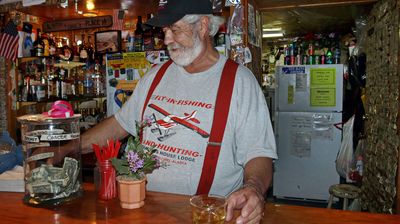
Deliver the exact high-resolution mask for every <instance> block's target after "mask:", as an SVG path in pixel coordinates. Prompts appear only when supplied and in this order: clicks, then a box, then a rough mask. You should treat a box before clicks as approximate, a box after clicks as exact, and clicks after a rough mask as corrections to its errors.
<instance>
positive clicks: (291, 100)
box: [287, 85, 294, 104]
mask: <svg viewBox="0 0 400 224" xmlns="http://www.w3.org/2000/svg"><path fill="white" fill-rule="evenodd" d="M287 98H288V99H287V103H288V104H293V103H294V86H292V85H290V86H288V94H287Z"/></svg>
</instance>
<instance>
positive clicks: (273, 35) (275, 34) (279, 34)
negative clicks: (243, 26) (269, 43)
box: [262, 32, 283, 38]
mask: <svg viewBox="0 0 400 224" xmlns="http://www.w3.org/2000/svg"><path fill="white" fill-rule="evenodd" d="M262 37H263V38H272V37H283V33H282V32H275V33H263V36H262Z"/></svg>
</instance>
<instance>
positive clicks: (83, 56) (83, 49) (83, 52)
mask: <svg viewBox="0 0 400 224" xmlns="http://www.w3.org/2000/svg"><path fill="white" fill-rule="evenodd" d="M87 59H88V52H87V46H86V42H85V34H82V44H81V45H80V47H79V61H80V62H84V63H86V61H87Z"/></svg>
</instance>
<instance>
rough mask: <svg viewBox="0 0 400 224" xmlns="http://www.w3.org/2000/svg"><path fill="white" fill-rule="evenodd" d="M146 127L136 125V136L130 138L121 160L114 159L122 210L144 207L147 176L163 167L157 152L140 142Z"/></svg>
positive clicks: (112, 160)
mask: <svg viewBox="0 0 400 224" xmlns="http://www.w3.org/2000/svg"><path fill="white" fill-rule="evenodd" d="M143 127H144V125H139V124H138V123H136V130H138V132H137V135H136V136H130V137H129V139H128V142H127V145H126V148H125V151H124V154H123V156H122V157H121V158H112V159H111V162H112V164H113V166H114V167H115V170H116V171H117V175H118V176H117V182H118V190H119V191H118V196H119V200H120V205H121V207H122V208H127V209H134V208H140V207H142V206H143V205H144V199H145V193H146V188H145V186H146V174H148V173H151V172H153V170H155V169H158V168H160V167H161V163H160V160H159V159H158V157H157V156H156V155H155V154H154V153H155V152H156V151H157V150H156V149H155V148H154V147H148V146H145V145H143V144H141V142H140V137H139V136H140V135H139V133H140V132H141V130H142V128H143Z"/></svg>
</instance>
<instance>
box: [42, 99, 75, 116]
mask: <svg viewBox="0 0 400 224" xmlns="http://www.w3.org/2000/svg"><path fill="white" fill-rule="evenodd" d="M42 114H43V115H46V116H49V117H54V118H68V117H72V116H74V110H73V109H72V106H71V104H70V103H68V102H67V101H64V100H57V101H56V102H54V103H53V105H51V109H50V110H49V111H48V112H43V113H42Z"/></svg>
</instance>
